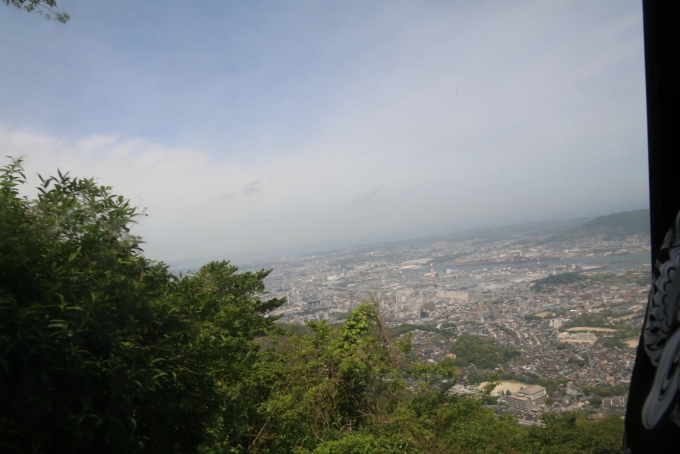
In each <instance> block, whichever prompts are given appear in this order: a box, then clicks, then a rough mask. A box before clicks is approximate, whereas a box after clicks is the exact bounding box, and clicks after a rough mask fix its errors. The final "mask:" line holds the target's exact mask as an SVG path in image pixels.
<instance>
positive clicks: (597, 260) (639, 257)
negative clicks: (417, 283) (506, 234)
mask: <svg viewBox="0 0 680 454" xmlns="http://www.w3.org/2000/svg"><path fill="white" fill-rule="evenodd" d="M541 264H543V265H548V266H556V265H577V264H578V265H600V266H602V268H601V269H600V270H602V271H613V270H619V269H625V268H632V267H635V266H643V265H647V266H649V265H650V264H651V259H650V256H649V254H626V255H609V256H607V257H583V258H577V259H564V260H541ZM535 266H536V262H514V263H492V264H487V265H464V266H451V265H449V264H448V263H440V264H437V265H435V266H434V270H435V271H437V272H439V273H446V270H447V269H452V270H460V271H476V270H482V269H484V268H486V269H487V270H492V269H499V268H533V267H535ZM428 270H429V265H428V266H425V267H423V268H420V269H417V270H404V273H418V274H426V273H427V272H428ZM600 270H598V271H600Z"/></svg>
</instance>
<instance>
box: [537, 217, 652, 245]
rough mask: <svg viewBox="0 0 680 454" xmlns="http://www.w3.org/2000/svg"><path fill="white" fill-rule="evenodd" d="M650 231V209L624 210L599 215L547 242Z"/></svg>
mask: <svg viewBox="0 0 680 454" xmlns="http://www.w3.org/2000/svg"><path fill="white" fill-rule="evenodd" d="M640 233H649V210H635V211H623V212H621V213H614V214H609V215H607V216H599V217H597V218H595V219H593V220H591V221H588V222H586V223H585V224H582V225H580V226H577V227H573V228H571V229H569V230H567V231H566V232H562V233H557V234H555V235H552V236H551V237H549V238H548V239H547V240H546V242H552V241H575V240H580V239H583V238H588V237H592V236H597V235H604V236H605V239H608V238H615V237H622V236H628V235H636V234H640Z"/></svg>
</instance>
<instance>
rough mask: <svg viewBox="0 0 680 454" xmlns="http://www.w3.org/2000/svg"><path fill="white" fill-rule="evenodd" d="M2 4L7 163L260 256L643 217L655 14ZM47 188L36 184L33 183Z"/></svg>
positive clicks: (208, 244) (179, 246)
mask: <svg viewBox="0 0 680 454" xmlns="http://www.w3.org/2000/svg"><path fill="white" fill-rule="evenodd" d="M58 9H59V10H63V11H66V12H68V13H69V15H70V16H71V20H70V21H69V22H68V23H67V24H60V23H57V22H55V21H48V20H45V19H44V18H42V17H41V16H39V15H37V14H35V13H30V14H29V13H26V12H24V11H20V10H17V9H15V8H12V7H9V6H5V5H0V82H1V83H0V150H1V151H2V156H14V157H20V156H23V157H24V165H25V168H26V171H27V173H28V177H29V183H30V185H29V186H30V187H34V186H35V185H36V182H37V181H38V180H37V174H38V173H40V174H42V175H50V174H54V173H56V170H57V169H60V170H62V171H70V172H71V175H74V176H79V177H95V178H96V179H97V181H99V182H100V183H101V184H104V185H108V186H112V187H113V189H114V192H115V193H116V194H121V195H124V196H125V197H127V198H129V199H130V200H131V201H132V203H133V204H134V205H136V206H139V207H140V209H145V210H146V213H147V214H148V216H146V217H143V218H141V219H140V220H139V223H138V225H136V226H135V228H134V232H135V233H137V234H139V235H141V236H142V237H143V238H144V241H145V242H146V243H145V245H144V250H145V254H146V255H147V256H148V257H149V258H152V259H156V260H164V261H167V262H175V261H180V260H184V259H187V260H197V259H198V260H212V259H231V260H234V261H237V262H238V261H242V262H243V261H248V260H256V259H267V258H275V257H278V256H281V255H290V254H301V253H308V252H313V251H315V250H321V249H332V248H344V247H351V246H354V245H359V244H367V243H372V242H383V241H392V240H402V239H409V238H416V237H423V236H429V235H439V234H446V233H450V232H455V231H461V230H465V229H471V228H481V227H493V226H502V225H510V224H517V223H524V222H536V221H547V220H555V219H573V218H580V217H594V216H599V215H604V214H610V213H614V212H619V211H625V210H634V209H640V208H646V207H648V175H647V154H646V153H647V133H646V114H645V88H644V80H645V79H644V55H643V32H642V10H641V4H640V2H639V1H629V0H610V1H604V0H603V1H597V2H593V1H592V0H585V1H568V0H559V1H549V2H546V1H543V0H536V1H521V0H519V1H507V0H502V1H500V0H499V1H475V2H470V1H412V0H409V1H401V0H383V1H381V0H375V1H370V2H366V1H352V0H345V1H342V2H330V1H311V0H308V1H303V0H299V1H285V0H282V1H276V2H274V1H259V0H252V1H247V2H243V1H201V2H196V1H188V0H186V1H182V0H178V1H173V2H167V1H163V2H161V1H159V0H147V1H144V2H140V1H132V0H116V1H101V2H92V1H86V0H70V1H69V0H59V1H58ZM26 191H27V193H30V188H27V190H26Z"/></svg>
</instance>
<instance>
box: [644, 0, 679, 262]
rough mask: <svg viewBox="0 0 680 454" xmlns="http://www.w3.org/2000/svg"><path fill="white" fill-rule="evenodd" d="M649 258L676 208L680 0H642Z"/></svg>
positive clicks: (673, 216) (654, 254)
mask: <svg viewBox="0 0 680 454" xmlns="http://www.w3.org/2000/svg"><path fill="white" fill-rule="evenodd" d="M643 18H644V30H645V32H644V33H645V75H646V79H647V136H648V139H647V141H648V146H649V197H650V201H649V202H650V216H651V219H650V220H651V236H652V260H654V259H656V254H657V252H658V251H659V248H660V246H661V243H662V242H663V239H664V236H665V234H666V231H667V229H668V228H669V227H670V226H671V223H672V222H673V220H674V219H675V215H676V214H677V213H678V211H680V191H679V189H680V120H679V119H678V116H679V115H678V114H680V66H679V65H680V40H679V39H678V38H679V37H680V2H679V1H671V0H644V1H643Z"/></svg>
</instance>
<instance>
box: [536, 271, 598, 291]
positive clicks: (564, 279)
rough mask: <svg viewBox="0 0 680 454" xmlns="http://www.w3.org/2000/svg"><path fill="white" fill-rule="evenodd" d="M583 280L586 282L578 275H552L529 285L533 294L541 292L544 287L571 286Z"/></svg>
mask: <svg viewBox="0 0 680 454" xmlns="http://www.w3.org/2000/svg"><path fill="white" fill-rule="evenodd" d="M584 280H586V278H585V277H584V276H582V275H580V274H578V273H561V274H554V275H552V276H548V277H544V278H543V279H538V280H536V281H534V283H533V284H532V285H531V290H532V291H534V292H541V291H543V290H544V288H545V287H546V286H552V285H564V284H571V283H574V282H578V281H584Z"/></svg>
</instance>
